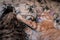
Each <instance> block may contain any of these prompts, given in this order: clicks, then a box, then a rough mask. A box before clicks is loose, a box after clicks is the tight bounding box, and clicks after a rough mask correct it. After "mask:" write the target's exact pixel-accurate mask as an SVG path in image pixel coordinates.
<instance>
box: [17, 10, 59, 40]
mask: <svg viewBox="0 0 60 40" xmlns="http://www.w3.org/2000/svg"><path fill="white" fill-rule="evenodd" d="M40 18H41V20H42V21H41V22H40V23H36V22H34V21H31V20H26V19H24V18H22V16H21V15H19V14H18V15H17V19H18V20H21V21H22V22H24V23H26V24H27V25H29V26H30V27H31V28H33V29H35V30H31V29H30V28H26V29H25V32H26V33H27V34H28V35H29V40H60V30H57V29H56V28H55V27H54V21H53V15H51V13H50V11H45V12H43V13H42V14H41V16H40Z"/></svg>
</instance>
